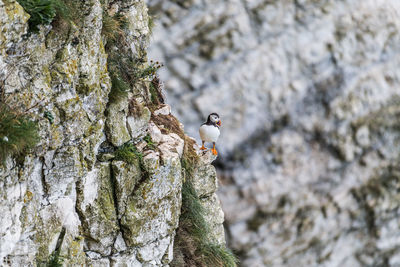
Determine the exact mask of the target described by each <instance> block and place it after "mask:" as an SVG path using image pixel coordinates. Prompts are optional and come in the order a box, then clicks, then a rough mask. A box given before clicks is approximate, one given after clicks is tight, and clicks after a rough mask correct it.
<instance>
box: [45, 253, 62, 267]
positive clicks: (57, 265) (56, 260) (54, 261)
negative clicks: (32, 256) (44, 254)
mask: <svg viewBox="0 0 400 267" xmlns="http://www.w3.org/2000/svg"><path fill="white" fill-rule="evenodd" d="M63 261H64V260H63V259H62V258H61V257H60V256H59V255H58V253H55V252H53V253H52V254H51V256H50V259H49V261H48V262H47V265H46V267H62V266H63Z"/></svg>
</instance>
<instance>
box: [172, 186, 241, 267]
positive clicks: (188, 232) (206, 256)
mask: <svg viewBox="0 0 400 267" xmlns="http://www.w3.org/2000/svg"><path fill="white" fill-rule="evenodd" d="M209 232H210V227H209V225H208V224H207V222H206V220H205V219H204V209H203V207H202V205H201V203H200V199H199V197H198V196H197V193H196V191H195V189H194V188H193V185H192V183H191V182H190V179H186V181H185V182H184V184H183V186H182V213H181V217H180V221H179V229H178V233H177V236H176V239H175V242H176V246H177V248H178V250H179V252H178V253H181V254H182V256H181V257H182V258H183V259H184V261H185V264H186V265H187V264H191V265H194V266H215V267H236V266H237V264H236V263H237V259H236V257H235V256H234V255H233V253H232V252H231V251H230V250H229V249H227V248H226V247H224V246H222V245H218V244H215V243H212V242H211V241H210V240H209V238H208V235H209ZM175 252H176V251H175ZM178 258H179V257H178ZM186 261H189V262H190V263H188V262H186ZM181 264H182V262H181V263H177V262H175V263H172V266H180V265H181Z"/></svg>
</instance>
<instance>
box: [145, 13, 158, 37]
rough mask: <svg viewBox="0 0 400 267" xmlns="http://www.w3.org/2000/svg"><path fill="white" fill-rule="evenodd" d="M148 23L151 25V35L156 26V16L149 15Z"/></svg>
mask: <svg viewBox="0 0 400 267" xmlns="http://www.w3.org/2000/svg"><path fill="white" fill-rule="evenodd" d="M147 25H148V27H149V33H150V35H152V34H153V29H154V26H156V24H155V23H154V17H153V16H151V15H149V17H148V19H147Z"/></svg>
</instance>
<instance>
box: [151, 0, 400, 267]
mask: <svg viewBox="0 0 400 267" xmlns="http://www.w3.org/2000/svg"><path fill="white" fill-rule="evenodd" d="M148 2H149V9H150V11H151V14H153V15H155V16H156V17H158V20H157V23H156V25H157V26H156V27H155V28H154V30H153V36H154V37H153V41H152V43H151V46H150V49H149V54H150V55H152V56H155V57H157V58H159V59H161V60H162V61H164V62H168V64H166V67H165V68H164V69H163V70H161V71H160V77H161V78H162V79H164V80H165V81H166V82H165V88H166V92H167V97H168V101H169V103H171V106H172V107H173V108H174V111H176V114H177V117H178V118H179V119H180V120H181V121H182V122H183V123H184V124H185V129H186V131H188V133H189V134H192V135H193V136H195V135H196V134H197V125H195V124H194V123H193V122H195V121H196V120H193V118H196V117H197V118H198V119H201V118H203V117H204V116H205V115H207V114H208V113H209V112H218V113H219V115H220V116H221V118H222V123H223V130H222V133H221V137H220V140H219V142H218V144H217V147H218V150H219V151H220V155H219V157H218V160H217V162H216V163H217V164H216V166H217V167H218V168H217V171H218V172H219V176H220V177H221V182H222V183H223V185H222V186H221V187H220V190H219V196H220V199H221V203H222V207H223V209H224V211H225V214H226V226H227V233H228V238H227V242H228V244H229V245H230V246H231V248H233V249H235V250H236V251H238V253H239V255H240V257H241V263H242V265H243V266H251V267H253V266H254V267H255V266H257V267H258V266H277V267H282V266H352V267H357V266H360V267H361V266H363V267H364V266H371V267H372V266H400V256H399V255H400V232H399V227H398V226H399V221H398V215H399V209H400V201H399V197H398V188H399V186H400V175H399V168H398V166H399V164H400V159H399V151H400V132H399V128H400V127H399V126H400V120H399V118H400V117H399V114H400V113H399V112H400V106H399V104H400V90H399V86H400V72H399V67H400V52H399V51H400V46H399V45H400V34H399V32H400V5H399V1H397V0H385V1H383V0H382V1H381V0H377V1H375V0H343V1H342V0H320V1H314V0H295V1H293V0H276V1H275V0H255V1H243V0H221V1H211V0H188V1H176V0H149V1H148ZM178 103H179V104H178ZM205 103H206V104H205Z"/></svg>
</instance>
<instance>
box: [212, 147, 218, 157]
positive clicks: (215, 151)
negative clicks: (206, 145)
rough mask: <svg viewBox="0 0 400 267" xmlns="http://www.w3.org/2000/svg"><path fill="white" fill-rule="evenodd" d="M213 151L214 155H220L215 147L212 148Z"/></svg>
mask: <svg viewBox="0 0 400 267" xmlns="http://www.w3.org/2000/svg"><path fill="white" fill-rule="evenodd" d="M211 152H212V153H213V155H215V156H216V155H218V152H217V150H216V149H215V148H213V149H211Z"/></svg>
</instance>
